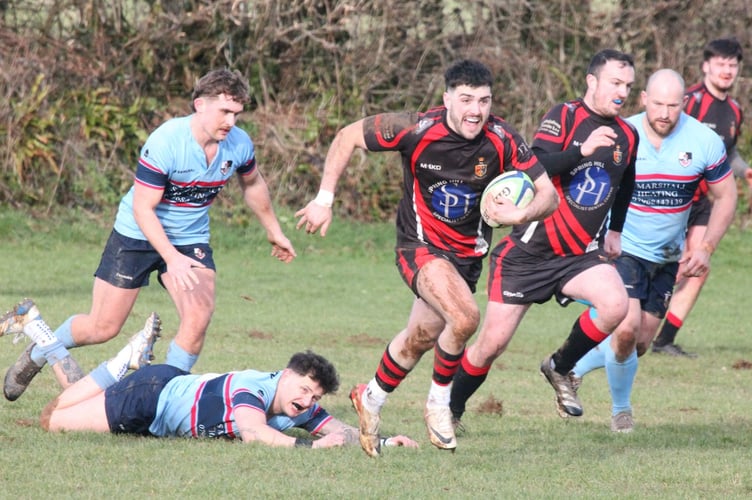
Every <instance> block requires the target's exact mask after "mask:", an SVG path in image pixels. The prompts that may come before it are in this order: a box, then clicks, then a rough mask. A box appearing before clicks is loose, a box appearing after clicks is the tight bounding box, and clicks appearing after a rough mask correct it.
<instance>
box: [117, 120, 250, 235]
mask: <svg viewBox="0 0 752 500" xmlns="http://www.w3.org/2000/svg"><path fill="white" fill-rule="evenodd" d="M191 116H193V115H189V116H183V117H179V118H173V119H171V120H168V121H166V122H165V123H163V124H162V125H161V126H160V127H159V128H157V129H156V130H155V131H154V132H152V134H151V135H150V136H149V138H148V139H147V140H146V143H145V144H144V146H143V148H141V155H140V156H139V159H138V168H137V170H136V178H135V182H136V183H138V184H141V185H143V186H147V187H150V188H153V189H160V190H164V193H163V195H162V200H161V201H160V203H159V205H157V207H156V214H157V217H158V218H159V221H160V222H161V223H162V227H163V228H164V230H165V233H166V234H167V237H168V238H169V240H170V242H171V243H172V244H173V245H176V246H177V245H189V244H193V243H208V242H209V213H208V211H209V206H210V205H211V204H212V203H213V202H214V199H215V197H216V196H217V194H219V192H220V191H221V190H222V188H223V187H224V186H225V184H226V183H227V181H228V180H229V179H230V178H231V177H232V175H233V174H234V173H235V172H238V173H239V174H241V175H244V174H248V173H250V172H252V171H253V170H254V169H255V167H256V162H255V156H254V148H253V142H252V141H251V139H250V137H248V134H247V133H246V132H245V131H243V130H242V129H240V128H238V127H233V128H232V129H231V130H230V133H229V134H228V135H227V138H226V139H224V140H223V141H221V142H220V143H219V146H218V148H217V154H216V155H215V157H214V160H213V161H212V162H211V165H208V166H207V164H206V153H205V152H204V150H203V148H202V147H201V146H200V145H199V144H198V142H196V140H195V139H194V137H193V134H192V133H191ZM133 190H134V188H133V187H131V189H130V190H129V191H128V193H126V195H125V196H124V197H123V199H122V200H121V201H120V206H119V208H118V213H117V218H116V219H115V230H116V231H117V232H118V233H120V234H122V235H124V236H127V237H129V238H134V239H138V240H145V239H146V237H145V236H144V234H143V232H142V231H141V229H140V228H139V227H138V224H137V223H136V220H135V218H134V216H133Z"/></svg>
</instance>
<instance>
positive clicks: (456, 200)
mask: <svg viewBox="0 0 752 500" xmlns="http://www.w3.org/2000/svg"><path fill="white" fill-rule="evenodd" d="M428 191H429V192H430V193H431V208H432V209H433V215H434V217H436V218H437V219H439V220H442V221H444V222H457V221H460V220H462V219H464V218H465V217H467V215H468V214H469V213H470V212H471V210H472V209H473V207H475V205H476V204H477V202H478V198H479V195H478V193H476V192H474V191H473V190H472V189H471V188H470V187H469V186H468V185H466V184H464V183H462V182H459V181H453V182H448V181H441V182H439V183H437V184H434V185H433V186H431V187H430V188H429V189H428Z"/></svg>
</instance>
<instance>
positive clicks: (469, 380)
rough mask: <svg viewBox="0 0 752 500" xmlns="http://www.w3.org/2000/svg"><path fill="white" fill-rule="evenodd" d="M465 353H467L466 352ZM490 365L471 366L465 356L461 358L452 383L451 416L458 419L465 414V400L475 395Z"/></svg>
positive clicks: (486, 375) (484, 379)
mask: <svg viewBox="0 0 752 500" xmlns="http://www.w3.org/2000/svg"><path fill="white" fill-rule="evenodd" d="M466 352H467V351H466ZM490 370H491V365H488V366H484V367H479V366H473V364H472V363H470V361H468V359H467V354H465V355H463V356H462V361H461V362H460V367H459V369H458V370H457V373H455V374H454V381H453V382H452V393H451V398H450V401H449V409H450V410H452V416H453V417H454V418H457V419H460V418H462V415H463V414H464V413H465V407H466V405H467V400H468V399H470V397H471V396H472V395H473V394H475V391H477V390H478V387H480V386H481V385H482V384H483V382H485V381H486V378H487V377H488V372H489V371H490Z"/></svg>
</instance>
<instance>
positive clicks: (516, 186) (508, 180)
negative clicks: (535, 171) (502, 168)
mask: <svg viewBox="0 0 752 500" xmlns="http://www.w3.org/2000/svg"><path fill="white" fill-rule="evenodd" d="M533 196H535V186H534V185H533V181H532V180H530V177H528V175H527V174H526V173H525V172H522V171H521V170H510V171H509V172H504V173H503V174H501V175H499V176H498V177H496V178H495V179H493V180H492V181H491V182H490V183H489V184H488V186H486V189H484V190H483V194H482V195H481V197H480V215H481V217H483V221H484V222H485V223H486V224H488V225H489V226H491V227H499V226H500V225H501V224H499V223H498V222H496V221H494V220H491V219H490V218H489V217H488V214H487V213H486V209H485V206H486V202H487V199H488V198H489V197H491V198H492V199H493V201H499V198H507V199H510V200H512V202H514V204H515V205H517V206H518V207H519V208H525V207H526V206H528V205H529V204H530V202H531V201H533Z"/></svg>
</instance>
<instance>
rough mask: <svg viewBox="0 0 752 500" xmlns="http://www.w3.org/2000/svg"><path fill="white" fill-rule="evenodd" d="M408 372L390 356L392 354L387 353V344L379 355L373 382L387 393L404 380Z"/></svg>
mask: <svg viewBox="0 0 752 500" xmlns="http://www.w3.org/2000/svg"><path fill="white" fill-rule="evenodd" d="M408 373H410V370H408V369H406V368H403V367H401V366H400V365H399V364H398V363H397V362H396V361H395V360H394V358H392V355H391V354H389V345H387V346H386V349H384V354H383V355H382V356H381V361H380V362H379V367H378V368H377V369H376V375H375V376H374V379H375V382H376V383H377V384H378V385H379V387H381V389H382V390H383V391H384V392H385V393H387V394H388V393H391V392H394V390H395V389H396V388H397V386H398V385H400V384H401V383H402V381H403V380H405V377H407V374H408ZM369 385H370V384H369Z"/></svg>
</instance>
